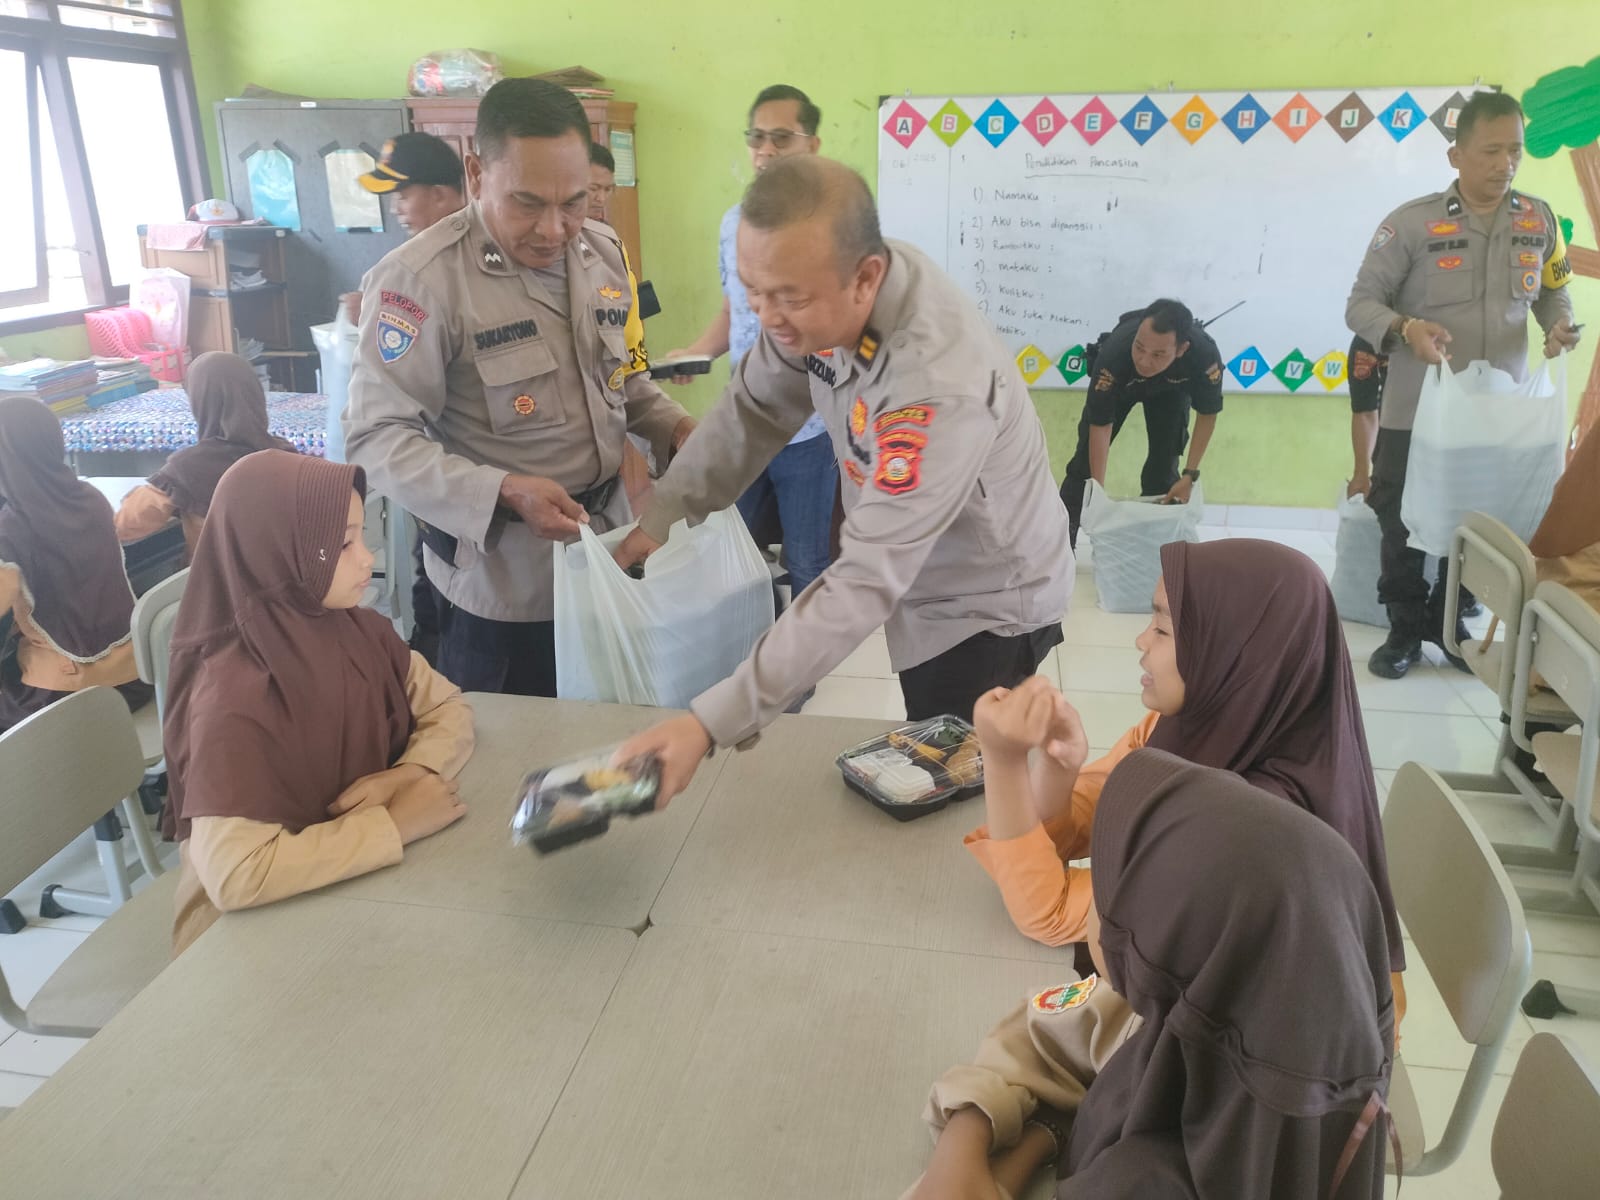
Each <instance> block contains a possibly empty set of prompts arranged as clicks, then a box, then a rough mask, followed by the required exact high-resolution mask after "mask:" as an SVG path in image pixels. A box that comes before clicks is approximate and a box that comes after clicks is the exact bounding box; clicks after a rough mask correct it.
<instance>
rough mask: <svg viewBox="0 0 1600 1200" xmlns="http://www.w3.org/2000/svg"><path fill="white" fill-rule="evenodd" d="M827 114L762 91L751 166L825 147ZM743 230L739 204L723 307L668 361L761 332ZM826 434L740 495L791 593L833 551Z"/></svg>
mask: <svg viewBox="0 0 1600 1200" xmlns="http://www.w3.org/2000/svg"><path fill="white" fill-rule="evenodd" d="M821 120H822V113H821V111H820V110H819V109H818V108H817V106H816V105H815V104H813V103H812V102H811V98H810V97H809V96H807V95H806V94H805V93H804V92H802V91H801V90H800V89H799V88H796V87H790V86H789V85H788V84H783V83H780V84H774V85H773V86H772V87H769V88H766V89H764V90H763V91H762V92H761V94H760V95H758V96H757V97H756V100H755V103H754V104H752V105H751V106H750V114H749V127H748V128H747V129H746V130H745V134H744V140H745V144H746V145H747V146H749V147H750V165H751V166H752V167H753V168H754V169H755V172H756V174H757V175H760V174H761V173H762V172H763V171H765V170H766V169H767V167H768V166H770V165H771V164H772V163H774V162H776V161H778V160H779V159H780V158H788V157H790V156H792V155H796V154H815V153H817V151H818V150H819V149H820V148H821V146H822V139H821V138H819V137H818V136H817V126H818V124H819V123H820V122H821ZM738 229H739V206H738V205H737V204H735V205H734V206H733V207H732V208H730V209H729V210H728V211H727V212H726V213H725V214H723V217H722V231H721V234H720V236H719V239H718V245H719V254H718V265H719V267H720V269H721V272H722V311H721V312H719V313H718V314H717V316H716V318H715V319H714V320H713V321H712V322H711V324H710V325H708V326H707V327H706V330H705V332H704V333H702V334H701V335H700V336H699V337H698V338H696V339H695V340H694V342H692V343H691V344H690V345H689V346H687V347H686V348H685V349H683V350H675V351H672V352H671V353H669V354H668V355H667V356H666V357H667V358H668V359H669V360H670V359H672V358H676V357H679V356H682V355H698V354H704V355H709V356H710V357H711V358H720V357H721V356H722V355H724V354H726V355H727V356H728V360H729V366H730V368H732V369H737V368H738V365H739V360H740V359H742V358H743V357H744V356H745V354H746V353H748V352H749V350H750V348H751V347H752V346H754V345H755V343H756V339H757V338H758V337H760V336H761V322H760V321H758V320H757V319H756V315H755V313H754V312H752V311H751V309H750V303H749V301H748V300H747V299H746V297H745V289H744V284H743V283H742V282H740V280H739V265H738V261H737V255H736V253H735V247H734V238H735V235H736V234H737V232H738ZM692 378H693V376H689V375H683V376H678V377H677V378H676V379H675V380H674V382H677V383H688V382H689V381H690V380H691V379H692ZM825 432H826V430H825V428H824V426H823V424H822V418H821V417H820V416H817V415H816V414H815V413H813V414H812V415H811V417H810V418H809V419H808V420H807V421H806V423H805V424H804V425H803V426H801V428H800V432H799V433H797V434H795V436H794V440H793V441H791V442H790V443H789V444H788V445H787V446H785V447H784V448H783V449H782V450H780V451H778V454H777V456H776V457H775V458H773V460H772V462H771V463H769V464H768V465H767V467H766V469H765V470H763V471H762V472H761V474H760V475H759V476H757V477H756V481H755V482H754V483H752V484H751V485H750V487H749V488H748V489H747V490H746V491H745V493H744V494H743V495H742V496H740V497H739V501H738V507H739V514H740V515H741V516H742V517H743V518H744V522H745V524H746V525H748V526H749V527H750V530H751V532H752V533H755V532H757V531H759V530H760V529H762V528H763V527H765V526H770V525H771V523H772V518H773V517H774V516H776V518H777V521H778V524H779V526H780V527H781V528H782V530H783V550H784V557H785V559H786V560H787V561H788V565H789V583H790V594H791V595H792V596H794V597H796V598H798V597H799V595H800V593H801V592H803V591H805V590H806V588H807V587H809V586H810V585H811V581H812V580H814V579H815V578H816V577H817V576H818V575H820V574H822V572H823V571H824V570H825V569H826V568H827V566H828V562H829V559H830V557H831V555H830V553H829V550H830V541H831V538H830V535H831V533H832V525H833V505H834V496H835V493H836V492H837V489H838V486H839V483H838V479H839V464H838V462H837V461H836V460H835V458H834V455H833V443H832V442H831V441H829V440H828V439H827V438H825V437H823V436H822V435H823V433H825ZM803 702H804V698H803V697H802V699H801V703H803Z"/></svg>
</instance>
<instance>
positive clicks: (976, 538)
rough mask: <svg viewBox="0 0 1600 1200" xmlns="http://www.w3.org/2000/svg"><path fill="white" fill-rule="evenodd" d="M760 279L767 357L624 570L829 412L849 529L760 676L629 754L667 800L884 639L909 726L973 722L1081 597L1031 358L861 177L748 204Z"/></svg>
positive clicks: (800, 170) (634, 538)
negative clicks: (1021, 365)
mask: <svg viewBox="0 0 1600 1200" xmlns="http://www.w3.org/2000/svg"><path fill="white" fill-rule="evenodd" d="M738 264H739V275H740V278H741V279H743V281H744V284H745V289H746V293H747V295H748V297H749V301H750V306H751V308H752V309H754V310H755V313H756V316H757V318H758V319H759V320H760V322H761V336H760V337H759V338H758V339H757V341H756V343H755V345H754V346H753V347H752V348H751V350H750V352H749V353H748V354H746V355H745V357H744V358H743V359H741V360H740V362H739V365H738V367H737V368H736V370H735V371H734V374H733V378H732V380H731V382H730V383H729V385H728V389H727V390H726V391H725V392H724V393H723V395H722V399H721V400H720V401H719V402H718V403H717V406H716V407H715V408H714V409H713V410H712V411H711V413H710V414H709V415H708V416H707V417H706V419H705V423H704V424H703V425H701V427H700V429H699V431H698V432H696V434H695V436H694V438H693V439H692V440H691V441H690V442H689V444H688V445H687V446H685V447H684V450H683V453H682V454H680V455H679V456H678V459H677V461H676V462H674V463H673V465H672V467H671V468H670V469H669V470H668V471H667V473H666V475H665V476H663V477H662V479H661V480H660V481H659V482H658V483H657V485H656V499H655V503H654V504H653V505H652V506H651V508H650V511H649V512H648V513H646V514H645V517H644V520H643V521H642V522H641V523H640V527H639V528H638V529H636V530H634V531H633V532H632V533H630V534H629V535H628V538H627V540H626V541H625V542H624V543H623V544H622V546H620V547H619V548H618V551H617V558H618V561H619V562H622V563H624V564H627V563H631V562H633V561H635V560H637V559H638V558H640V557H643V556H644V555H645V554H647V553H648V552H649V551H650V550H652V549H654V548H655V547H657V546H659V545H660V544H661V542H662V541H663V540H664V539H665V538H666V536H667V530H668V527H669V526H670V525H671V524H672V523H673V521H675V520H677V519H679V518H681V517H687V518H689V519H690V520H691V521H698V520H700V519H701V518H703V517H704V516H705V515H706V514H707V513H709V512H712V511H715V510H717V509H720V508H725V507H726V506H728V505H729V504H732V503H733V501H734V499H735V498H736V497H737V496H738V495H739V494H740V493H741V492H742V491H743V490H744V489H745V488H746V487H747V486H748V485H749V483H750V481H751V480H752V479H754V478H755V476H756V475H757V474H758V473H759V472H760V471H761V469H762V468H763V467H764V466H766V464H767V463H768V462H770V461H771V460H772V457H773V456H774V455H775V454H777V453H778V452H779V451H780V450H781V449H782V448H783V446H784V445H785V444H786V443H787V442H788V441H789V439H790V438H792V437H793V436H794V434H795V432H796V431H797V430H798V429H799V428H800V427H801V426H802V425H803V424H804V423H805V421H806V419H807V418H808V417H809V416H810V415H811V414H812V412H813V411H815V412H817V413H819V414H821V416H822V420H823V422H824V424H825V425H826V428H827V436H828V437H830V438H831V440H832V442H833V446H834V450H835V453H836V454H837V457H838V461H839V464H840V467H841V471H842V475H843V493H844V507H845V513H846V516H845V522H844V528H843V532H842V536H841V539H840V553H839V557H838V558H837V559H836V560H835V561H834V562H833V564H832V565H831V566H829V567H828V568H827V569H826V570H824V571H823V572H822V574H821V575H820V576H819V577H818V578H817V579H816V581H815V582H814V583H812V585H811V586H810V587H809V588H807V589H806V590H805V591H804V592H803V593H801V595H800V596H799V597H798V598H797V599H796V600H795V602H794V604H793V605H791V606H790V607H789V608H788V609H787V610H786V611H785V612H784V614H783V616H782V617H780V618H779V619H778V622H777V624H776V625H775V626H774V627H773V629H772V631H771V632H770V633H768V634H767V635H766V636H765V637H763V638H762V640H761V641H760V642H758V643H757V645H756V647H755V649H754V651H752V653H751V655H750V657H749V658H748V659H746V660H745V662H744V663H743V664H742V665H741V666H740V667H739V668H738V670H736V671H735V672H734V674H733V675H732V676H730V677H729V678H728V679H726V680H724V681H723V682H721V683H719V684H717V685H716V686H715V687H713V688H711V689H710V690H709V691H707V692H705V693H703V694H702V695H700V696H699V697H697V698H696V699H695V701H694V703H693V704H692V705H691V708H692V710H693V711H692V712H691V713H690V714H689V715H687V716H683V717H678V718H675V719H673V720H670V721H667V722H665V723H663V724H661V725H658V726H656V727H655V728H654V729H651V730H649V731H647V732H645V733H643V734H641V735H639V736H638V737H636V738H634V739H632V740H631V741H630V742H629V743H628V744H627V745H626V746H625V747H624V748H623V753H624V754H625V755H626V754H633V753H643V752H655V753H657V754H659V755H660V756H661V758H662V765H663V774H662V793H661V796H662V800H663V801H664V800H665V799H670V797H671V796H672V795H673V794H674V793H675V792H677V791H679V790H680V789H681V788H683V787H684V786H685V785H686V784H687V783H688V781H689V779H690V777H691V776H692V775H693V773H694V769H695V766H696V764H697V763H698V762H699V760H700V759H701V758H702V757H704V755H705V754H706V752H707V750H708V749H709V748H710V747H711V746H712V745H713V744H715V745H720V746H732V745H737V744H739V743H741V742H744V741H746V740H747V739H749V738H751V737H753V736H754V735H755V734H756V732H757V731H758V730H760V729H761V728H762V727H763V726H765V725H766V724H768V723H769V722H770V721H772V720H773V719H774V718H775V717H776V716H777V715H778V714H779V713H781V712H782V711H783V709H784V707H785V706H786V705H787V704H789V702H790V701H792V700H793V699H794V698H795V697H796V696H798V695H800V694H801V693H803V692H804V691H805V690H806V689H807V688H809V687H811V686H812V685H813V684H815V683H816V682H817V681H818V680H819V679H821V678H822V677H823V676H824V675H826V674H827V673H828V672H829V671H831V670H833V669H834V668H835V667H836V666H838V665H839V663H840V662H841V661H843V659H844V658H845V656H846V655H848V654H849V653H850V652H851V651H852V650H853V649H855V648H856V646H858V645H859V644H860V643H861V641H862V640H863V639H864V638H866V637H867V635H868V634H870V633H871V632H872V631H873V630H875V629H877V628H878V627H879V626H880V625H882V626H884V627H885V630H886V632H887V634H888V640H889V657H890V660H891V662H892V663H893V665H894V668H895V670H896V671H898V672H899V674H900V686H901V690H902V692H903V694H904V696H905V702H906V712H907V716H908V717H911V718H913V719H916V718H921V717H927V716H933V715H935V714H938V713H944V712H951V713H955V714H957V715H960V716H966V717H970V716H971V714H972V708H973V704H974V703H975V702H976V700H977V699H978V697H979V696H980V695H982V694H983V693H984V692H985V691H987V690H989V689H990V688H993V687H996V686H1014V685H1016V684H1018V683H1020V682H1022V681H1023V680H1025V679H1027V678H1028V677H1029V676H1031V675H1033V674H1034V672H1035V671H1036V670H1037V669H1038V665H1039V663H1040V661H1041V660H1042V659H1043V658H1044V656H1045V654H1047V653H1048V652H1049V650H1050V648H1051V647H1052V646H1054V645H1056V644H1058V643H1059V642H1060V640H1061V618H1062V616H1063V614H1064V613H1065V612H1066V608H1067V601H1068V599H1069V598H1070V596H1071V592H1072V583H1073V562H1072V552H1071V550H1070V549H1069V548H1068V545H1067V521H1066V513H1065V512H1064V511H1063V509H1062V506H1061V502H1060V500H1059V499H1058V498H1057V496H1056V493H1055V486H1054V481H1053V480H1052V478H1051V475H1050V464H1049V459H1048V456H1047V455H1046V452H1045V441H1044V431H1043V430H1042V429H1041V428H1040V425H1039V418H1038V415H1037V414H1036V413H1035V411H1034V408H1033V402H1032V401H1031V400H1030V399H1029V397H1028V389H1027V385H1026V384H1025V383H1024V382H1023V380H1022V376H1021V375H1020V374H1019V372H1018V370H1017V366H1016V363H1015V361H1014V360H1013V356H1012V353H1011V351H1009V350H1008V349H1007V348H1006V347H1005V346H1004V345H1003V344H1002V343H1001V341H1000V339H999V337H998V336H997V335H996V334H995V332H994V330H993V329H992V328H991V327H990V325H989V324H988V322H987V321H985V320H984V318H983V316H982V315H981V314H980V313H979V312H978V310H977V308H976V306H975V305H974V304H973V302H972V301H971V300H970V299H968V298H967V297H966V296H965V295H964V294H962V292H961V291H960V290H959V289H958V288H957V287H956V285H955V284H954V283H953V282H952V281H951V280H950V279H949V277H948V276H946V275H945V274H944V273H943V272H942V271H941V270H940V269H939V268H938V267H937V266H935V265H934V263H933V262H932V261H931V260H930V259H929V258H928V257H927V256H926V255H925V254H923V253H922V252H921V251H920V250H917V249H916V248H915V247H913V246H910V245H907V244H905V243H903V242H886V241H885V240H884V239H883V237H882V236H881V235H880V233H879V230H878V215H877V212H876V210H875V208H874V207H873V203H872V195H871V193H870V192H869V191H868V190H867V185H866V182H865V181H864V180H863V179H862V178H861V177H860V176H859V175H857V174H856V173H855V172H854V171H851V170H850V169H849V168H847V167H844V166H842V165H841V164H839V163H836V162H832V161H830V160H828V159H824V158H815V157H811V156H809V155H801V156H796V157H791V158H783V159H780V160H779V161H777V162H775V163H773V164H772V165H770V166H769V167H768V168H767V169H766V170H765V171H764V172H762V173H761V174H760V175H758V176H757V177H756V180H755V182H754V183H752V184H751V185H750V188H749V190H748V191H747V192H746V193H745V197H744V201H743V205H742V207H741V219H740V225H739V232H738ZM648 569H649V568H648V564H647V565H646V571H647V572H648Z"/></svg>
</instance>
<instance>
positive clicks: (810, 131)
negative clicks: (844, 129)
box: [745, 83, 822, 137]
mask: <svg viewBox="0 0 1600 1200" xmlns="http://www.w3.org/2000/svg"><path fill="white" fill-rule="evenodd" d="M776 100H794V101H797V102H798V103H799V105H800V128H801V129H802V130H804V131H805V134H806V136H807V137H815V136H816V135H817V127H818V126H819V125H821V124H822V110H821V109H820V108H818V107H817V106H816V105H815V104H813V103H811V97H810V96H808V95H806V94H805V93H804V92H802V91H801V90H800V89H799V88H797V87H790V86H789V85H788V84H787V83H775V84H773V85H772V86H771V87H768V88H762V89H761V93H760V95H758V96H757V97H756V99H755V103H754V104H752V105H751V106H750V112H749V115H748V116H746V118H745V120H747V121H754V120H755V119H756V109H758V108H760V107H761V106H762V105H763V104H771V103H773V102H774V101H776Z"/></svg>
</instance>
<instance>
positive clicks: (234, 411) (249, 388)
mask: <svg viewBox="0 0 1600 1200" xmlns="http://www.w3.org/2000/svg"><path fill="white" fill-rule="evenodd" d="M184 386H185V387H186V388H187V389H188V393H189V408H190V410H191V411H192V412H193V413H194V419H195V423H196V424H197V425H198V426H199V434H198V436H199V440H198V441H197V442H196V443H195V444H194V445H193V446H186V447H185V448H184V449H182V450H179V451H177V452H176V453H174V454H173V455H172V456H171V457H170V458H168V459H167V464H166V466H164V467H162V468H161V470H159V471H157V472H156V473H155V474H154V475H152V476H150V480H149V482H148V483H145V484H142V485H140V486H139V487H136V488H134V489H133V491H131V492H129V493H128V494H127V496H126V497H124V498H123V501H122V507H121V508H120V509H119V510H118V511H117V536H118V537H119V538H121V539H122V541H124V542H136V541H138V540H139V539H140V538H142V537H147V536H149V535H150V534H152V533H154V532H156V530H158V529H160V528H162V527H163V526H164V525H166V524H168V523H169V522H170V521H172V519H173V518H174V517H176V518H179V519H181V520H182V522H183V540H184V542H185V543H186V544H187V546H188V549H189V554H190V556H191V557H192V556H193V555H194V548H195V543H196V542H198V541H199V540H200V527H201V525H202V524H204V522H205V519H206V510H207V509H209V508H210V507H211V496H212V493H213V492H215V491H216V490H217V481H218V480H219V479H221V478H222V475H223V472H225V471H226V470H227V469H228V468H229V467H231V466H233V464H234V463H236V462H238V461H239V460H240V459H241V458H243V457H244V456H245V455H246V454H254V453H255V452H256V451H257V450H288V451H290V452H293V450H294V447H293V446H291V445H290V444H289V443H288V442H286V441H284V440H283V439H282V438H280V437H273V436H272V434H271V432H270V431H269V430H268V429H267V394H266V392H265V391H263V390H262V388H261V378H260V377H259V376H258V375H257V374H256V369H255V368H254V367H252V366H251V365H250V364H249V363H248V362H246V361H245V360H244V359H242V358H240V357H239V356H238V355H237V354H223V353H221V352H220V351H215V350H214V351H212V352H211V353H209V354H202V355H201V356H200V357H199V358H197V359H195V360H194V362H193V363H192V364H191V365H190V367H189V373H188V375H187V376H186V377H185V379H184Z"/></svg>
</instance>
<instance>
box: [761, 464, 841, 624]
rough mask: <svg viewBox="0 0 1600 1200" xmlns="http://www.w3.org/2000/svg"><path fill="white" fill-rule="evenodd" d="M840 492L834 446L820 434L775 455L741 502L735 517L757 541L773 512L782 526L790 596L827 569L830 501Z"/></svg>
mask: <svg viewBox="0 0 1600 1200" xmlns="http://www.w3.org/2000/svg"><path fill="white" fill-rule="evenodd" d="M838 487H839V464H838V463H837V462H836V461H835V459H834V457H833V441H832V440H831V439H830V438H829V437H828V435H827V434H826V433H821V434H818V435H817V436H816V437H813V438H807V439H806V440H805V441H803V442H795V443H791V444H790V445H788V446H785V447H784V448H783V449H782V450H780V451H778V454H777V457H776V458H774V459H773V460H772V461H771V462H770V463H768V464H767V469H766V470H765V471H763V472H761V474H760V475H758V476H756V481H755V482H754V483H752V484H751V485H750V486H749V488H748V489H746V491H745V493H744V495H742V496H740V497H739V502H738V507H739V515H740V516H741V517H743V518H744V523H745V524H746V525H748V526H749V527H750V532H751V533H752V534H755V535H757V536H758V537H759V535H760V530H761V528H762V526H763V525H765V524H768V523H769V522H770V520H771V518H772V515H773V512H774V510H776V513H777V518H778V523H779V524H780V525H781V526H782V527H783V553H784V558H785V559H786V560H787V561H788V564H789V582H790V594H791V595H793V596H799V595H800V593H801V592H803V591H805V590H806V588H807V587H809V586H810V585H811V581H812V580H813V579H815V578H816V577H817V576H818V575H821V574H822V572H823V571H825V570H826V569H827V567H828V562H829V560H830V557H831V556H830V554H829V550H830V545H829V535H830V534H831V533H832V530H833V498H834V495H835V493H836V492H837V491H838Z"/></svg>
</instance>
